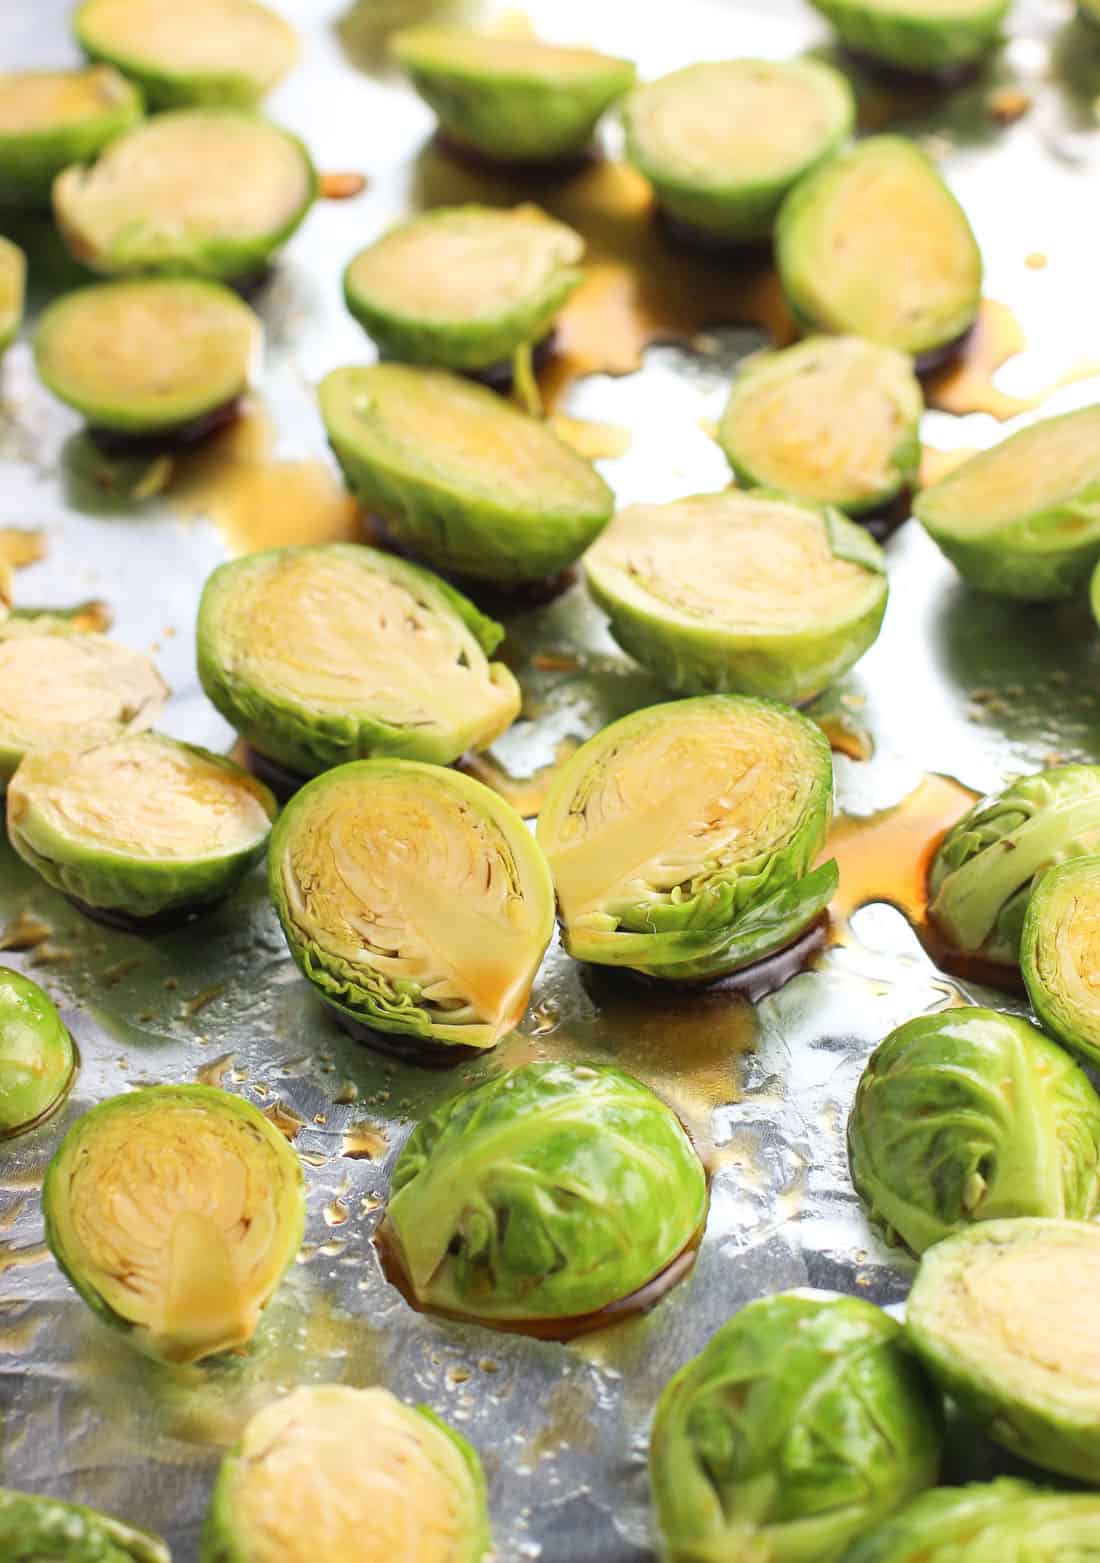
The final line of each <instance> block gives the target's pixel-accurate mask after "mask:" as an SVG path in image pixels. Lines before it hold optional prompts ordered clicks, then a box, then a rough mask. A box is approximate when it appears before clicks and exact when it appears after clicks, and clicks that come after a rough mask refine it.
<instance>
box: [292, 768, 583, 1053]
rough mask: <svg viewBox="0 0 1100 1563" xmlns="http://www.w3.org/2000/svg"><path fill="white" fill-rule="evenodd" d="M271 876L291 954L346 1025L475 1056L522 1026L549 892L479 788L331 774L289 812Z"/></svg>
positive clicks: (416, 771) (525, 848) (441, 777)
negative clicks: (461, 1048) (473, 1052)
mask: <svg viewBox="0 0 1100 1563" xmlns="http://www.w3.org/2000/svg"><path fill="white" fill-rule="evenodd" d="M268 864H269V871H270V877H271V895H272V899H273V900H274V902H275V909H276V911H277V912H278V914H279V920H280V922H281V923H282V925H283V932H284V934H285V935H286V939H287V943H288V945H289V946H290V953H291V954H292V955H293V957H294V959H295V960H296V961H297V963H298V965H299V966H300V968H301V970H302V972H303V973H304V975H305V976H306V977H308V978H309V980H310V981H311V982H312V983H313V984H314V985H315V987H316V988H317V989H318V991H319V993H320V995H321V997H322V998H323V999H324V1000H325V1002H326V1003H327V1004H330V1005H331V1006H332V1007H333V1008H334V1009H335V1010H336V1011H337V1012H338V1013H339V1014H341V1015H343V1016H344V1017H346V1018H347V1019H349V1020H350V1021H352V1022H353V1023H357V1024H358V1025H361V1026H368V1027H371V1028H373V1029H375V1030H377V1031H381V1032H388V1033H392V1034H394V1035H396V1036H399V1037H407V1038H412V1039H415V1038H419V1039H421V1040H422V1041H426V1042H432V1043H442V1044H445V1045H447V1046H455V1045H459V1046H466V1047H476V1048H486V1047H492V1046H493V1045H494V1043H496V1042H497V1041H499V1039H500V1038H501V1037H502V1036H503V1035H504V1034H505V1032H507V1031H510V1030H512V1028H513V1027H514V1026H515V1025H516V1024H517V1023H518V1021H519V1020H520V1018H521V1016H522V1015H523V1012H524V1010H525V1009H526V1007H527V1000H528V997H529V995H530V992H531V984H532V982H533V981H534V978H535V973H536V972H537V970H538V967H539V963H540V961H541V960H542V957H543V954H544V952H545V950H546V946H547V945H548V944H549V942H550V935H551V933H552V931H553V925H554V898H553V889H552V886H551V883H550V875H549V872H548V870H547V867H546V863H545V861H544V859H543V856H542V853H541V852H540V851H539V850H538V847H537V846H536V845H535V842H534V840H533V838H532V836H531V833H530V832H529V831H528V829H527V827H526V826H525V825H524V823H523V821H522V820H521V819H520V817H519V815H518V814H517V813H516V812H515V810H514V809H512V808H511V807H510V806H509V805H508V804H506V803H505V802H504V800H503V799H502V798H499V797H498V796H497V795H496V794H495V793H493V792H490V790H489V788H488V787H485V786H483V785H482V784H481V783H480V782H476V781H473V780H472V779H471V778H470V777H468V776H463V775H461V774H459V773H458V772H456V771H449V770H444V769H443V768H442V767H440V766H434V765H421V764H419V763H417V762H416V761H413V760H388V759H387V760H381V759H379V760H362V761H360V762H358V763H357V764H354V765H341V766H338V767H337V768H336V769H335V770H331V771H327V772H326V773H325V774H324V775H323V776H318V777H316V778H315V779H314V780H313V781H311V782H310V783H309V784H308V785H307V786H305V787H303V788H302V790H301V792H299V793H298V794H297V795H296V796H295V797H293V798H292V799H291V801H290V802H289V803H288V804H287V806H286V808H285V809H284V810H283V813H282V815H281V816H280V819H279V822H278V824H277V825H276V827H275V831H274V834H273V835H272V839H271V850H270V852H269V854H268Z"/></svg>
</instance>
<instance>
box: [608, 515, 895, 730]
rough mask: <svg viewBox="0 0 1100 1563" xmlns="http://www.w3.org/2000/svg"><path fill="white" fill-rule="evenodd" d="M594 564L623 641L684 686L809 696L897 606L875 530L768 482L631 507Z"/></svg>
mask: <svg viewBox="0 0 1100 1563" xmlns="http://www.w3.org/2000/svg"><path fill="white" fill-rule="evenodd" d="M584 570H585V575H586V576H587V579H588V586H589V590H590V591H591V593H592V595H593V597H594V598H595V599H596V601H597V602H598V603H599V605H600V607H601V608H603V609H604V611H605V612H606V613H607V614H608V616H609V617H610V619H611V633H612V634H613V635H614V637H615V639H616V640H617V641H618V642H619V644H620V645H621V646H622V647H623V649H624V650H625V651H628V652H629V653H630V655H631V656H632V657H635V658H636V659H637V660H638V661H639V662H640V663H641V664H642V665H643V667H647V668H649V669H650V671H651V672H652V673H654V674H655V675H656V677H657V678H659V679H661V680H662V682H663V683H664V684H666V685H667V687H668V688H669V689H670V690H676V691H678V692H681V693H684V694H700V693H703V692H706V691H708V690H738V691H740V692H742V693H744V694H748V695H764V696H768V697H770V698H772V699H774V700H787V701H792V702H801V701H805V700H810V699H812V698H813V696H814V695H818V694H820V693H821V691H822V690H823V689H826V688H827V687H828V686H829V685H830V684H831V683H833V682H834V681H835V680H836V679H838V678H840V677H841V676H842V675H843V674H844V673H846V672H847V671H848V669H849V668H850V667H852V666H853V664H854V663H855V662H857V661H858V660H859V658H860V657H861V656H862V655H863V653H864V652H865V651H866V650H867V649H868V647H869V646H871V645H873V643H874V641H875V638H876V636H877V635H878V632H879V628H880V626H881V624H882V617H883V614H884V613H885V611H886V596H887V581H886V564H885V560H884V557H883V554H882V550H881V549H880V548H879V546H878V544H877V543H875V542H874V540H873V539H872V538H871V537H869V536H868V534H867V533H866V532H865V531H864V530H863V528H862V527H859V526H856V525H855V524H854V523H853V522H851V521H849V520H848V518H847V517H846V516H844V515H842V514H841V513H840V511H838V510H825V509H819V508H818V507H816V506H813V505H807V504H803V503H801V502H799V501H798V500H794V499H787V498H785V497H784V496H783V495H780V494H774V493H771V492H769V491H767V490H758V491H754V492H752V493H749V494H742V493H724V494H701V495H698V496H697V497H695V498H692V499H680V500H676V501H675V502H674V503H672V504H668V505H631V506H630V507H629V508H628V509H626V510H622V511H620V512H619V514H618V515H617V516H616V517H615V519H614V521H613V522H612V523H611V525H610V526H609V527H608V528H607V530H606V532H605V533H604V534H603V536H602V537H601V538H600V540H599V542H598V543H597V544H596V545H595V547H594V548H592V549H591V550H590V552H589V553H588V555H587V556H586V558H585V561H584Z"/></svg>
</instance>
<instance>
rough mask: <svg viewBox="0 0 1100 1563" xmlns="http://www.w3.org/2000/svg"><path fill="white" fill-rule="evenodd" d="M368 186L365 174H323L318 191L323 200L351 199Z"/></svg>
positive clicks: (360, 193) (318, 183) (319, 180)
mask: <svg viewBox="0 0 1100 1563" xmlns="http://www.w3.org/2000/svg"><path fill="white" fill-rule="evenodd" d="M366 188H367V176H366V175H365V174H356V173H344V174H321V175H320V177H319V179H318V181H317V193H318V195H319V196H320V197H321V199H322V201H350V200H351V199H352V197H353V196H356V195H362V193H363V191H364V190H365V189H366Z"/></svg>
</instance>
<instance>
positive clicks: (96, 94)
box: [0, 65, 142, 206]
mask: <svg viewBox="0 0 1100 1563" xmlns="http://www.w3.org/2000/svg"><path fill="white" fill-rule="evenodd" d="M141 112H142V110H141V94H140V93H139V92H138V90H137V88H136V87H133V86H131V84H130V83H129V82H128V81H126V80H125V79H124V78H123V77H122V76H120V75H119V73H118V72H117V71H116V70H113V69H112V68H111V67H110V66H109V65H93V66H89V67H88V68H87V69H85V70H73V71H15V72H12V73H11V74H10V75H2V76H0V204H5V205H6V204H13V205H16V206H24V205H32V206H33V205H41V206H48V205H49V202H50V187H51V185H52V184H53V181H54V178H55V176H56V175H57V174H59V173H60V172H61V170H62V169H63V168H67V167H68V166H69V164H70V163H82V162H85V161H87V159H88V158H92V157H96V156H97V155H98V154H99V153H100V152H101V151H102V150H103V148H104V147H105V146H106V145H107V143H108V142H109V141H112V140H114V138H115V136H117V135H119V134H120V133H121V132H122V131H124V130H128V129H129V128H130V127H131V125H134V124H136V123H137V121H138V120H139V119H140V118H141Z"/></svg>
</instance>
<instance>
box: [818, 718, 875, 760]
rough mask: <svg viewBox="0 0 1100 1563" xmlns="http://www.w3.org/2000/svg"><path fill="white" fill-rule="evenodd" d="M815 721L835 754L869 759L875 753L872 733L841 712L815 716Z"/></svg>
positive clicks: (857, 758)
mask: <svg viewBox="0 0 1100 1563" xmlns="http://www.w3.org/2000/svg"><path fill="white" fill-rule="evenodd" d="M814 721H815V722H816V723H817V725H818V727H820V729H821V731H822V732H823V733H824V734H825V737H826V738H827V739H828V740H829V748H830V749H831V750H832V751H833V753H834V754H843V755H846V756H847V757H848V759H849V760H869V759H871V758H872V756H873V755H874V752H875V746H874V742H873V740H872V738H871V735H870V733H868V732H866V731H865V730H864V729H863V728H861V727H859V726H858V725H857V724H856V723H855V722H854V721H848V720H846V719H845V718H844V717H843V716H841V715H840V714H839V713H831V714H830V715H829V716H821V717H814Z"/></svg>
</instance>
